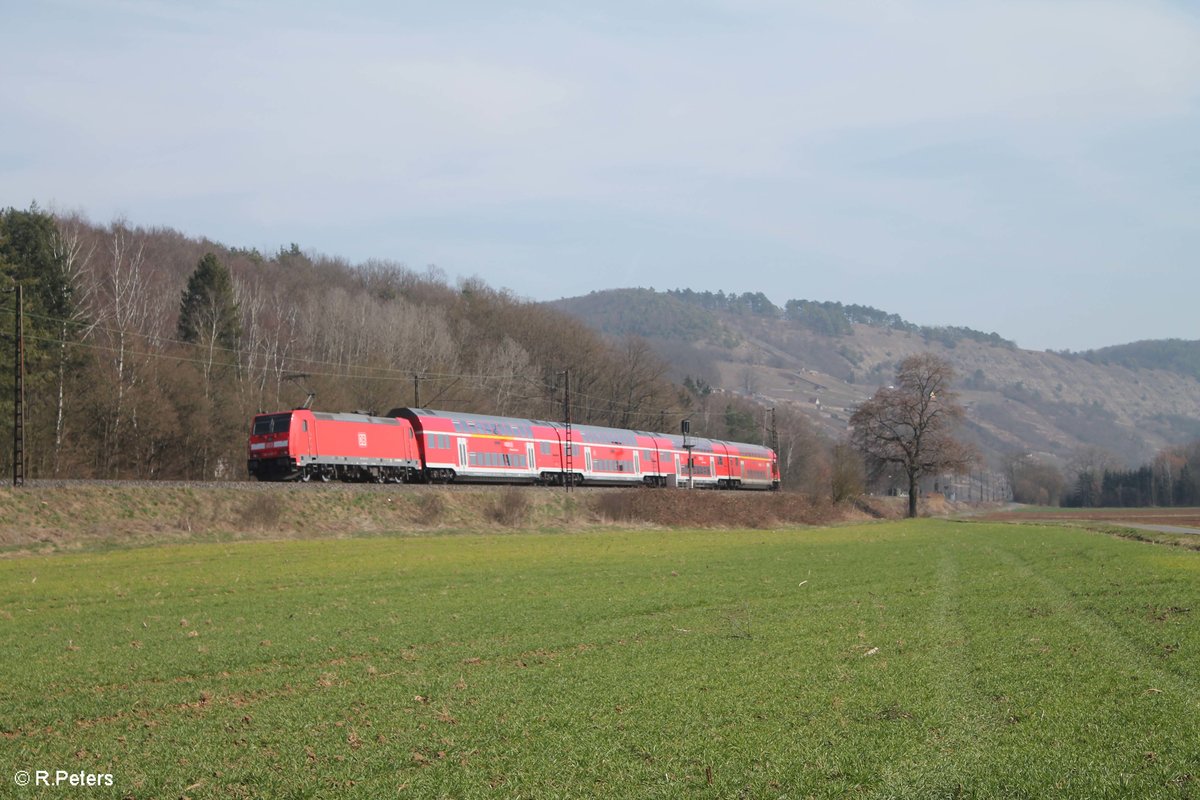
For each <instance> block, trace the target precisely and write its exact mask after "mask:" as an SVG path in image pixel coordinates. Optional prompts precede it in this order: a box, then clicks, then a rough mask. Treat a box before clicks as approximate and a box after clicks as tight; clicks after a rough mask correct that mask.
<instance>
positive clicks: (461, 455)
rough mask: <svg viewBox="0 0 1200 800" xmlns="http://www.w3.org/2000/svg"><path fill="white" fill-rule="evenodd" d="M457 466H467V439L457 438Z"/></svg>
mask: <svg viewBox="0 0 1200 800" xmlns="http://www.w3.org/2000/svg"><path fill="white" fill-rule="evenodd" d="M458 466H459V468H460V469H466V466H467V440H466V439H459V440H458Z"/></svg>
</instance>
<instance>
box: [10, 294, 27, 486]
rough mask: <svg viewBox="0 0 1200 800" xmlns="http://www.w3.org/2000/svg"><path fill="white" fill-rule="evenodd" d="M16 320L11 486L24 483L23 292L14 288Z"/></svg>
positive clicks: (14, 334)
mask: <svg viewBox="0 0 1200 800" xmlns="http://www.w3.org/2000/svg"><path fill="white" fill-rule="evenodd" d="M8 291H11V292H13V293H14V295H15V297H14V299H15V300H16V305H17V307H16V314H15V315H14V316H15V317H16V321H15V323H14V329H13V348H14V349H13V486H14V487H15V486H24V485H25V324H24V323H25V319H24V317H25V294H24V289H23V287H22V286H21V284H19V283H18V284H17V285H16V288H15V289H9V290H8Z"/></svg>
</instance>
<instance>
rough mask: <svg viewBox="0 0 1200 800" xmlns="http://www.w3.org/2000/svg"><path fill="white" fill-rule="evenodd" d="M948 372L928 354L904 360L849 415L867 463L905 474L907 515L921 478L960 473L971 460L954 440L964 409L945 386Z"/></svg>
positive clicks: (854, 437)
mask: <svg viewBox="0 0 1200 800" xmlns="http://www.w3.org/2000/svg"><path fill="white" fill-rule="evenodd" d="M953 377H954V371H953V370H952V369H951V367H950V364H949V363H947V362H946V361H945V360H943V359H941V358H939V357H937V356H935V355H933V354H930V353H924V354H921V355H916V356H910V357H909V358H906V359H904V361H903V362H901V364H900V368H899V370H898V371H897V372H896V383H895V385H893V386H888V387H885V388H883V389H880V390H879V391H877V392H876V393H875V395H874V396H873V397H871V399H870V400H867V401H866V402H865V403H863V404H862V405H860V406H859V407H858V409H857V410H856V411H855V412H854V414H853V416H851V417H850V426H851V428H852V430H851V433H850V441H851V442H852V443H853V444H854V446H855V447H857V448H858V449H859V450H860V451H862V453H863V454H864V455H865V456H866V458H867V461H868V463H870V464H871V465H872V466H873V467H875V468H877V469H879V468H888V467H898V468H899V469H901V470H903V472H904V474H905V476H906V477H907V478H908V516H910V517H915V516H916V515H917V496H918V493H919V490H920V480H921V477H922V476H924V475H927V474H932V473H938V472H946V471H961V470H963V469H965V468H966V467H967V465H968V464H970V463H971V461H972V453H971V450H970V448H969V447H967V446H966V445H964V444H963V443H962V442H960V441H959V440H957V439H956V438H954V431H955V428H956V427H957V425H958V424H959V422H960V421H961V420H962V418H963V415H964V412H963V408H962V406H961V405H959V403H958V396H957V394H955V393H954V392H952V391H951V390H950V382H951V380H952V379H953Z"/></svg>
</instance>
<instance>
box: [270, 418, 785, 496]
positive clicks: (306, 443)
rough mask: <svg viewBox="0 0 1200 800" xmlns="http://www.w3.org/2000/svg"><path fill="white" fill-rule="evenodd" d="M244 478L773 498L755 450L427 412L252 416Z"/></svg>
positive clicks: (761, 450) (768, 455)
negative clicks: (710, 492) (715, 491)
mask: <svg viewBox="0 0 1200 800" xmlns="http://www.w3.org/2000/svg"><path fill="white" fill-rule="evenodd" d="M685 445H687V447H685ZM689 457H690V459H691V463H690V465H689ZM247 468H248V469H249V472H250V475H251V476H253V477H255V478H257V479H258V480H260V481H290V480H301V481H309V480H319V481H331V480H341V481H366V482H375V483H385V482H391V483H407V482H424V483H450V482H454V483H531V484H541V485H560V486H561V485H562V484H563V482H564V481H571V482H572V483H573V484H574V485H586V486H633V485H647V486H687V485H689V483H690V484H691V485H693V486H696V487H705V488H723V489H778V488H779V462H778V460H777V458H776V455H775V452H774V451H773V450H771V449H770V448H768V447H763V446H762V445H757V444H744V443H740V442H724V441H720V440H717V439H704V438H698V437H694V436H689V437H687V439H686V440H685V439H684V437H682V436H678V435H672V434H665V433H649V432H646V431H631V430H623V429H620V428H603V427H598V426H595V425H572V426H571V437H570V441H569V442H568V441H567V433H566V426H565V425H563V424H561V423H557V422H546V421H543V420H533V419H514V418H510V417H491V416H484V415H481V414H466V413H463V412H459V411H433V410H430V409H425V408H397V409H393V410H392V411H390V412H388V414H387V416H384V417H374V416H368V415H365V414H331V413H326V412H321V411H310V410H308V409H297V410H295V411H282V412H279V413H276V414H260V415H258V416H256V417H255V418H254V423H253V426H252V428H251V430H250V443H249V451H248V460H247Z"/></svg>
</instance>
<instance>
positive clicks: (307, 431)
mask: <svg viewBox="0 0 1200 800" xmlns="http://www.w3.org/2000/svg"><path fill="white" fill-rule="evenodd" d="M314 422H315V420H314ZM314 427H315V426H314ZM300 430H301V432H302V433H303V434H304V438H305V440H306V441H307V442H308V453H309V455H312V454H313V453H316V452H317V448H316V447H315V446H314V445H313V431H312V430H311V428H310V427H309V424H308V420H306V419H302V420H300Z"/></svg>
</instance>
